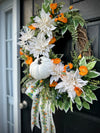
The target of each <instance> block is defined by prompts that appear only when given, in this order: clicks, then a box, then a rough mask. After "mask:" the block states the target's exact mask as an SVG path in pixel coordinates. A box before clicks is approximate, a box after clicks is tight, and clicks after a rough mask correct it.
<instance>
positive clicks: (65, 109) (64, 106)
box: [63, 99, 70, 113]
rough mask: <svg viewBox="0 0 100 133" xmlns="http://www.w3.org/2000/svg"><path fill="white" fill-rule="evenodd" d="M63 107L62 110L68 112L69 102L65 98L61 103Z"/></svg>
mask: <svg viewBox="0 0 100 133" xmlns="http://www.w3.org/2000/svg"><path fill="white" fill-rule="evenodd" d="M63 108H64V111H65V112H66V113H67V112H68V110H69V108H70V102H69V101H67V100H66V99H65V101H64V103H63Z"/></svg>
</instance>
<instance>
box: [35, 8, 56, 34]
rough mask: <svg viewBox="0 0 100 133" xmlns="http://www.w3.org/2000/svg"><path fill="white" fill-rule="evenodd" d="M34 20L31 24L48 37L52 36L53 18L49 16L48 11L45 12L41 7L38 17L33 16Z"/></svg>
mask: <svg viewBox="0 0 100 133" xmlns="http://www.w3.org/2000/svg"><path fill="white" fill-rule="evenodd" d="M34 20H35V22H36V23H34V24H33V26H35V27H37V28H39V29H40V30H41V31H42V32H44V33H45V34H47V35H48V36H49V37H50V36H52V31H53V30H55V29H56V27H55V26H54V19H51V18H50V13H46V12H45V11H44V10H43V9H42V10H41V12H40V17H38V16H36V17H35V18H34Z"/></svg>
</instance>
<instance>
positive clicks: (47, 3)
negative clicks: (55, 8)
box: [42, 0, 53, 13]
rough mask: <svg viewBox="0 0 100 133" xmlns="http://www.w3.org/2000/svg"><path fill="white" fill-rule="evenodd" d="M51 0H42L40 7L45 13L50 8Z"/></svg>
mask: <svg viewBox="0 0 100 133" xmlns="http://www.w3.org/2000/svg"><path fill="white" fill-rule="evenodd" d="M52 2H53V0H44V3H43V4H42V8H43V9H44V11H45V12H46V13H47V12H49V10H50V3H52Z"/></svg>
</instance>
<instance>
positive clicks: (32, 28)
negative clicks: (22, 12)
mask: <svg viewBox="0 0 100 133" xmlns="http://www.w3.org/2000/svg"><path fill="white" fill-rule="evenodd" d="M28 28H30V29H31V30H35V29H36V27H34V26H33V25H30V26H28Z"/></svg>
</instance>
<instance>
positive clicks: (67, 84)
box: [55, 69, 88, 101]
mask: <svg viewBox="0 0 100 133" xmlns="http://www.w3.org/2000/svg"><path fill="white" fill-rule="evenodd" d="M87 83H88V81H84V80H82V79H81V76H80V75H79V71H78V69H77V70H76V72H75V73H74V72H73V71H71V72H66V76H63V77H62V82H60V83H58V84H57V86H56V87H55V89H59V92H60V93H63V92H67V93H68V96H69V97H70V98H71V100H72V101H74V99H75V97H76V92H75V90H74V89H75V87H78V88H80V89H81V90H82V91H83V89H82V87H83V86H85V85H86V84H87Z"/></svg>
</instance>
